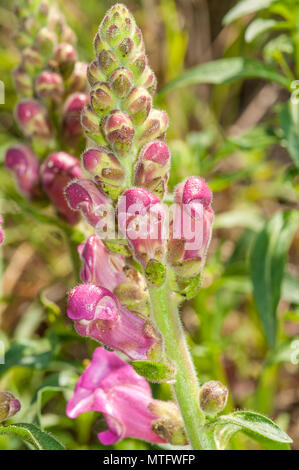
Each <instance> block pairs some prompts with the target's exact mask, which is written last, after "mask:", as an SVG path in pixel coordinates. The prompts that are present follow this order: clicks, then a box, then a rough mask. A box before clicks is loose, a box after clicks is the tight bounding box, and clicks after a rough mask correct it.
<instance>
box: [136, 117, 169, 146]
mask: <svg viewBox="0 0 299 470" xmlns="http://www.w3.org/2000/svg"><path fill="white" fill-rule="evenodd" d="M167 127H168V117H167V113H166V112H165V111H159V110H158V109H152V110H151V112H150V114H149V116H148V118H147V119H146V121H145V122H144V124H143V125H142V126H141V128H140V129H139V136H138V143H139V144H140V145H144V144H145V143H147V142H149V141H150V140H154V139H157V138H158V137H161V136H162V134H164V132H166V129H167Z"/></svg>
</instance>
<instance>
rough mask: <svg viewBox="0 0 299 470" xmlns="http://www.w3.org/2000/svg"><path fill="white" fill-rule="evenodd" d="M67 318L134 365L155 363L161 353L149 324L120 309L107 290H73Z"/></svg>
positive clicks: (92, 287)
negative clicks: (142, 361)
mask: <svg viewBox="0 0 299 470" xmlns="http://www.w3.org/2000/svg"><path fill="white" fill-rule="evenodd" d="M67 314H68V317H69V318H71V319H72V320H74V325H75V329H76V331H77V332H78V333H79V334H80V335H82V336H87V337H90V338H93V339H95V340H97V341H99V342H100V343H103V344H104V345H105V346H108V347H110V348H112V349H116V350H117V351H120V352H122V353H124V354H126V355H127V356H128V357H129V358H130V359H131V360H133V361H137V360H147V359H152V355H153V354H156V353H159V352H160V338H159V337H158V335H157V333H156V332H155V330H154V328H153V327H152V325H151V324H150V323H149V321H148V320H147V319H145V318H143V317H142V316H141V315H140V314H138V313H137V312H131V311H130V310H127V309H126V308H125V307H123V306H122V305H120V304H119V302H118V300H117V298H116V297H115V296H114V295H113V294H112V292H110V291H109V290H108V289H105V288H104V287H100V286H96V285H94V284H80V285H79V286H77V287H74V289H72V290H71V291H70V293H69V302H68V308H67Z"/></svg>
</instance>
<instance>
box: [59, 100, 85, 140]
mask: <svg viewBox="0 0 299 470" xmlns="http://www.w3.org/2000/svg"><path fill="white" fill-rule="evenodd" d="M88 101H89V97H88V96H87V95H86V94H85V93H73V94H72V95H70V96H69V97H68V99H67V100H66V102H65V104H64V107H63V112H62V135H63V138H64V141H65V142H67V144H68V145H69V146H70V147H72V148H74V147H76V145H77V144H78V139H80V137H81V136H82V126H81V112H82V110H83V109H84V107H85V105H86V104H87V103H88Z"/></svg>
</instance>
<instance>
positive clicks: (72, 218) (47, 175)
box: [40, 152, 83, 225]
mask: <svg viewBox="0 0 299 470" xmlns="http://www.w3.org/2000/svg"><path fill="white" fill-rule="evenodd" d="M40 174H41V180H42V184H43V188H44V190H45V192H46V193H47V195H48V196H49V198H50V199H51V201H52V202H53V204H54V206H55V207H56V208H57V210H58V212H59V213H60V214H61V215H62V216H63V217H64V218H65V219H66V220H67V221H68V223H69V224H71V225H75V224H76V223H77V222H78V221H79V219H80V213H79V212H78V211H77V212H75V211H74V210H72V209H71V208H70V207H69V205H68V203H67V201H66V199H65V195H64V191H65V187H66V185H67V184H68V183H69V182H70V181H72V180H73V179H74V178H81V177H82V176H83V175H82V170H81V168H80V162H79V161H78V160H77V159H76V158H75V157H73V156H72V155H69V154H68V153H65V152H56V153H53V154H51V155H49V157H48V158H47V159H46V160H45V162H44V163H43V165H42V167H41V171H40Z"/></svg>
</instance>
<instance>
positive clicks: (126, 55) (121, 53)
mask: <svg viewBox="0 0 299 470" xmlns="http://www.w3.org/2000/svg"><path fill="white" fill-rule="evenodd" d="M115 52H116V55H117V57H118V58H119V59H120V60H122V61H123V62H125V63H126V62H127V61H128V60H130V59H131V57H132V56H133V54H134V52H135V44H134V41H133V39H131V38H125V39H123V40H122V41H121V42H120V44H119V45H118V47H117V49H116V50H115Z"/></svg>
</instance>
